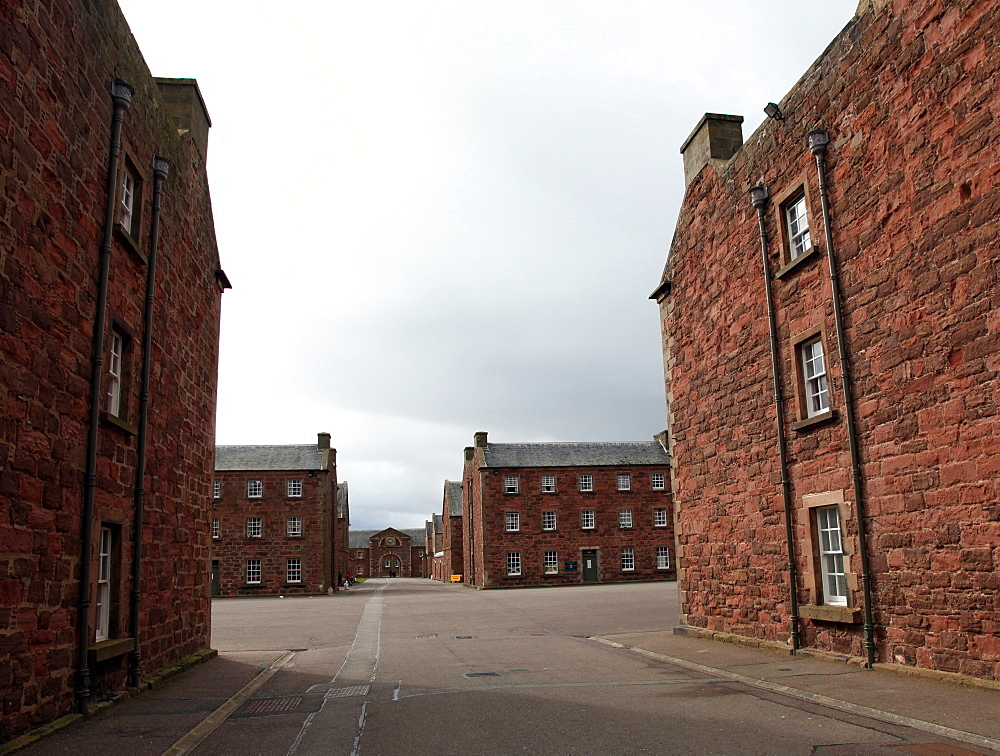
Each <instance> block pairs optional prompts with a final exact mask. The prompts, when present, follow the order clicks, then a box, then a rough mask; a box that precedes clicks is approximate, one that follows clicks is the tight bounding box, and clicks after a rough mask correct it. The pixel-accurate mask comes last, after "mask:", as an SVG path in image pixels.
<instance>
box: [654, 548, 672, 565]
mask: <svg viewBox="0 0 1000 756" xmlns="http://www.w3.org/2000/svg"><path fill="white" fill-rule="evenodd" d="M656 569H658V570H669V569H670V549H669V548H668V547H666V546H657V547H656Z"/></svg>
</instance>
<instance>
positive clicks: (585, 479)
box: [580, 475, 594, 491]
mask: <svg viewBox="0 0 1000 756" xmlns="http://www.w3.org/2000/svg"><path fill="white" fill-rule="evenodd" d="M580 490H581V491H593V490H594V476H593V475H581V476H580Z"/></svg>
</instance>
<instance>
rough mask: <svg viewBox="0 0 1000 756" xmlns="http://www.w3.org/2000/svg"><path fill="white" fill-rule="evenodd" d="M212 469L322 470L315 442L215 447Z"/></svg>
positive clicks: (321, 459) (320, 453) (319, 452)
mask: <svg viewBox="0 0 1000 756" xmlns="http://www.w3.org/2000/svg"><path fill="white" fill-rule="evenodd" d="M215 469H216V470H218V471H226V470H322V469H323V452H322V451H320V450H319V449H318V448H317V446H316V444H292V445H288V444H284V445H280V446H278V445H270V446H216V447H215Z"/></svg>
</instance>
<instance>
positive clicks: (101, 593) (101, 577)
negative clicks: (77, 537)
mask: <svg viewBox="0 0 1000 756" xmlns="http://www.w3.org/2000/svg"><path fill="white" fill-rule="evenodd" d="M100 539H101V540H100V551H99V553H98V557H97V560H98V561H97V595H96V596H95V599H96V600H95V602H94V605H95V609H96V613H95V614H96V616H95V621H94V624H95V634H94V640H95V641H104V640H107V639H108V638H110V637H111V544H112V538H111V528H106V527H102V528H101V534H100Z"/></svg>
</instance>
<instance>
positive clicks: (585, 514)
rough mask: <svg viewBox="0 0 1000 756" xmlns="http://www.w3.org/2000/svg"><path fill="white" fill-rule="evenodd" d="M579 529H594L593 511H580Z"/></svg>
mask: <svg viewBox="0 0 1000 756" xmlns="http://www.w3.org/2000/svg"><path fill="white" fill-rule="evenodd" d="M580 527H581V528H583V529H584V530H593V529H594V510H593V509H582V510H580Z"/></svg>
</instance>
